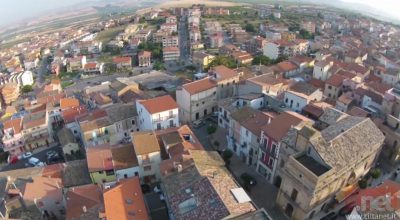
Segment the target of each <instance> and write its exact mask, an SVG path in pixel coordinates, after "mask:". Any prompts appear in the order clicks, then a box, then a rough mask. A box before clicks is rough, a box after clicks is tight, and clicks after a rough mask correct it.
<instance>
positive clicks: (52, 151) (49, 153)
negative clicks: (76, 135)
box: [46, 150, 58, 158]
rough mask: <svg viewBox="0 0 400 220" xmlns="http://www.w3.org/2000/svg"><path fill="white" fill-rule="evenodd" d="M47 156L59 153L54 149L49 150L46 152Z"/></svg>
mask: <svg viewBox="0 0 400 220" xmlns="http://www.w3.org/2000/svg"><path fill="white" fill-rule="evenodd" d="M46 155H47V158H50V157H53V156H55V155H58V153H57V152H55V151H54V150H49V151H47V152H46Z"/></svg>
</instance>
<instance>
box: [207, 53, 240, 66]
mask: <svg viewBox="0 0 400 220" xmlns="http://www.w3.org/2000/svg"><path fill="white" fill-rule="evenodd" d="M219 65H224V66H226V67H228V68H235V67H236V66H237V65H236V62H235V60H234V59H233V58H232V57H228V56H216V57H215V59H214V60H213V61H212V62H211V63H210V64H209V66H208V68H206V69H209V68H210V67H214V66H219Z"/></svg>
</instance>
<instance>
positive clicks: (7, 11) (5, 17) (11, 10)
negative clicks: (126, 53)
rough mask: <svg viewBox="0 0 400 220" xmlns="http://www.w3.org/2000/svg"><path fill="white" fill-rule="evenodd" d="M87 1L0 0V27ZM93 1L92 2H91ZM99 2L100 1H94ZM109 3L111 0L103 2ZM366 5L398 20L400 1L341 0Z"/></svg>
mask: <svg viewBox="0 0 400 220" xmlns="http://www.w3.org/2000/svg"><path fill="white" fill-rule="evenodd" d="M88 1H89V0H0V2H1V8H0V25H6V24H9V23H12V22H15V21H20V20H22V19H25V18H29V17H32V16H37V15H40V14H41V13H43V12H46V11H49V10H51V9H59V8H62V7H65V6H71V5H74V4H77V3H79V2H88ZM92 1H93V0H92ZM95 1H100V0H95ZM103 1H111V0H103ZM342 1H344V2H355V3H362V4H365V5H368V6H370V7H372V8H376V9H379V10H381V11H384V12H386V13H387V14H388V15H389V16H392V17H394V18H396V19H400V0H342Z"/></svg>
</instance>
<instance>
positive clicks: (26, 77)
mask: <svg viewBox="0 0 400 220" xmlns="http://www.w3.org/2000/svg"><path fill="white" fill-rule="evenodd" d="M9 82H13V83H17V84H18V85H19V86H26V85H32V84H33V73H32V72H31V71H25V72H21V73H14V74H12V75H11V76H10V78H9Z"/></svg>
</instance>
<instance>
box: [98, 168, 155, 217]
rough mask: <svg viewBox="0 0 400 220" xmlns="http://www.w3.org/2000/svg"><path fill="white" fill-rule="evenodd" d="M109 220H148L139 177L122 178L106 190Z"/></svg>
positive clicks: (105, 203) (105, 204)
mask: <svg viewBox="0 0 400 220" xmlns="http://www.w3.org/2000/svg"><path fill="white" fill-rule="evenodd" d="M104 207H105V211H106V217H107V220H136V219H138V220H139V219H140V220H148V219H149V217H148V216H149V214H148V213H147V208H146V205H145V202H144V198H143V194H142V190H141V187H140V181H139V177H136V176H135V177H131V178H128V179H122V180H120V181H119V182H118V183H117V184H116V185H115V186H114V187H112V188H111V189H109V190H107V191H105V192H104Z"/></svg>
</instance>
